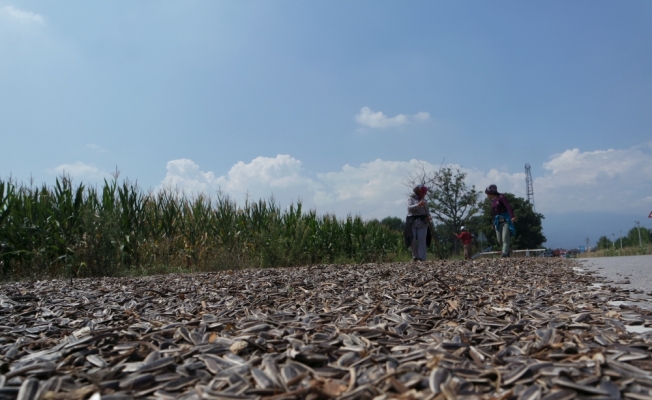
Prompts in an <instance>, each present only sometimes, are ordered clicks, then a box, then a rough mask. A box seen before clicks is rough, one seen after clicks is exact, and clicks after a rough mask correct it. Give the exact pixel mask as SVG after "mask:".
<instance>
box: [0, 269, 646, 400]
mask: <svg viewBox="0 0 652 400" xmlns="http://www.w3.org/2000/svg"><path fill="white" fill-rule="evenodd" d="M579 266H580V264H579V263H577V262H575V261H573V260H563V259H541V258H539V259H512V260H509V259H496V260H478V261H476V262H462V261H444V262H442V261H432V262H424V263H392V264H364V265H318V266H310V267H303V268H286V269H249V270H241V271H224V272H218V273H206V274H188V275H165V276H150V277H143V278H103V279H80V280H74V281H73V282H72V283H71V282H70V281H69V280H53V281H37V282H19V283H9V284H3V285H0V374H1V375H0V399H16V398H17V399H20V400H26V399H52V400H54V399H92V400H100V399H104V400H109V399H111V400H116V399H132V398H134V399H184V400H191V399H256V398H259V399H275V400H280V399H327V398H339V399H389V398H401V399H448V400H450V399H528V400H529V399H546V400H551V399H573V398H576V399H620V398H627V399H651V398H652V372H651V371H652V359H651V358H650V356H651V354H652V351H651V350H652V336H650V334H649V333H635V332H630V331H631V330H632V327H634V328H638V330H639V331H645V330H647V329H646V328H647V327H649V326H652V315H650V314H649V312H648V311H645V310H641V309H638V308H635V307H628V306H623V305H621V306H617V305H612V303H611V302H613V301H622V300H626V299H627V298H628V297H629V293H628V291H627V290H625V289H619V288H615V287H609V286H607V285H605V284H600V283H601V282H600V278H598V277H596V276H594V275H591V274H589V273H586V271H580V269H579V268H578V267H579ZM603 283H604V282H603Z"/></svg>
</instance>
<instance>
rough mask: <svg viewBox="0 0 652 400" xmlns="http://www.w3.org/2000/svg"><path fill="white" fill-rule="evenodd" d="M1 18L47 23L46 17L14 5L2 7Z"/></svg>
mask: <svg viewBox="0 0 652 400" xmlns="http://www.w3.org/2000/svg"><path fill="white" fill-rule="evenodd" d="M0 18H1V19H4V20H11V21H15V22H18V23H20V24H39V25H43V24H45V18H43V16H41V15H39V14H35V13H33V12H30V11H23V10H20V9H18V8H15V7H12V6H4V7H0Z"/></svg>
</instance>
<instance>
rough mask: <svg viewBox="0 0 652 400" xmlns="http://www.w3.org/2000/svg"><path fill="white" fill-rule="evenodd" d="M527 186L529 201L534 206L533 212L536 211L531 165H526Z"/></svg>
mask: <svg viewBox="0 0 652 400" xmlns="http://www.w3.org/2000/svg"><path fill="white" fill-rule="evenodd" d="M525 186H526V188H525V191H526V193H527V201H528V202H529V203H530V204H532V211H534V188H533V187H532V173H531V172H530V164H525Z"/></svg>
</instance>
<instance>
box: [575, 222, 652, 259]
mask: <svg viewBox="0 0 652 400" xmlns="http://www.w3.org/2000/svg"><path fill="white" fill-rule="evenodd" d="M611 237H612V239H609V237H607V236H600V238H599V239H598V242H597V244H596V247H597V249H596V251H589V252H586V253H582V254H580V255H579V257H615V256H640V255H645V254H652V230H650V229H647V228H645V227H641V226H640V225H637V226H634V227H632V228H631V229H630V230H629V231H628V232H627V233H626V234H625V235H621V236H616V235H615V234H612V236H611ZM587 241H588V239H587Z"/></svg>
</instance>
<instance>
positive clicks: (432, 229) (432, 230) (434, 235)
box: [428, 221, 444, 260]
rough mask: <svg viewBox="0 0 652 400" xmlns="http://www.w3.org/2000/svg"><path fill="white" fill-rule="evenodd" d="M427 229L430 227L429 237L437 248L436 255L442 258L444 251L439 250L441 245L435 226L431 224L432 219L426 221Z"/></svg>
mask: <svg viewBox="0 0 652 400" xmlns="http://www.w3.org/2000/svg"><path fill="white" fill-rule="evenodd" d="M428 229H430V238H431V240H432V241H433V242H434V243H435V247H436V248H437V256H438V257H439V259H440V260H443V259H444V253H443V252H442V251H441V245H440V244H439V238H437V233H436V232H435V227H434V225H433V224H432V221H429V222H428Z"/></svg>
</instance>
